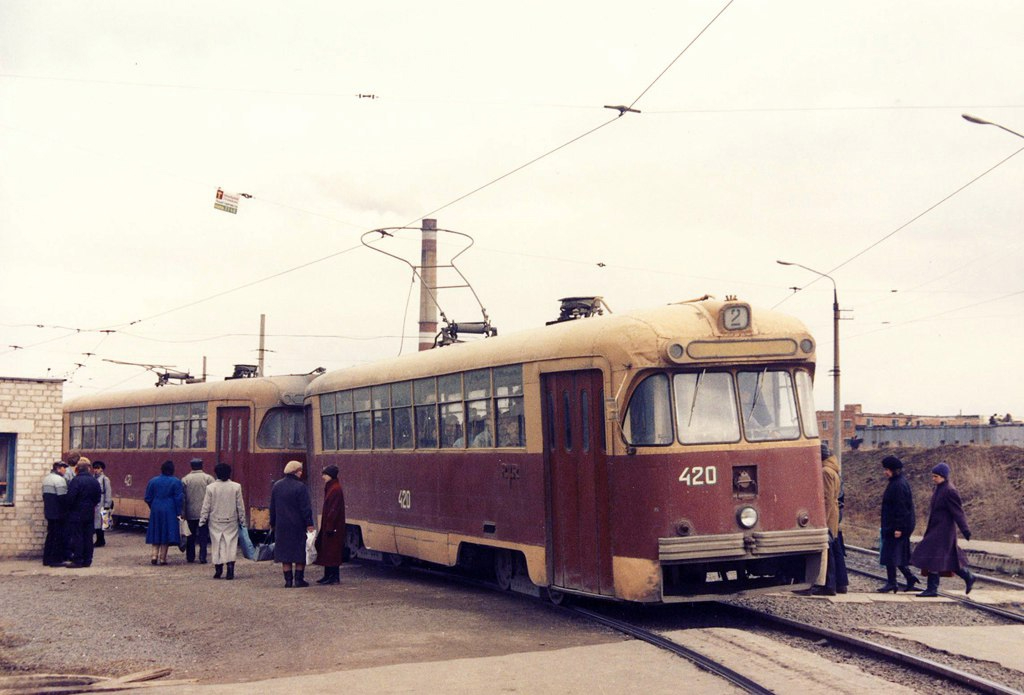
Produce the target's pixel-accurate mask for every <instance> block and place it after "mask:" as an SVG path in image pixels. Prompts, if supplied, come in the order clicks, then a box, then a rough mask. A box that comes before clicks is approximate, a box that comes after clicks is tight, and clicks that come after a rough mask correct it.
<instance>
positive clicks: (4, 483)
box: [0, 434, 18, 504]
mask: <svg viewBox="0 0 1024 695" xmlns="http://www.w3.org/2000/svg"><path fill="white" fill-rule="evenodd" d="M17 439H18V435H16V434H0V504H10V503H11V502H13V501H14V463H15V449H16V448H17V447H15V444H16V443H17Z"/></svg>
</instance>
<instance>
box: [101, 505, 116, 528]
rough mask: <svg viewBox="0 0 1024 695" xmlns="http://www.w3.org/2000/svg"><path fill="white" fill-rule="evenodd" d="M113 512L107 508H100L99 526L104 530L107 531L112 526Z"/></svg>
mask: <svg viewBox="0 0 1024 695" xmlns="http://www.w3.org/2000/svg"><path fill="white" fill-rule="evenodd" d="M112 517H113V513H112V512H111V510H109V509H102V510H100V528H102V529H103V530H104V531H109V530H110V529H111V528H113V526H114V523H113V518H112Z"/></svg>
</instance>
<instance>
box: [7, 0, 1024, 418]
mask: <svg viewBox="0 0 1024 695" xmlns="http://www.w3.org/2000/svg"><path fill="white" fill-rule="evenodd" d="M1022 27H1024V3H1021V2H1020V1H1019V0H1004V1H1001V2H998V1H987V0H979V1H978V2H970V3H969V2H948V1H936V0H929V1H928V2H924V1H920V2H918V1H911V2H896V3H894V2H891V1H889V2H865V1H864V0H858V1H857V2H852V1H851V2H845V1H842V2H821V1H820V0H806V1H804V0H773V1H772V2H764V1H763V0H734V1H733V2H732V3H731V4H730V3H729V2H728V0H689V1H680V0H672V1H667V0H666V1H665V2H649V1H646V0H637V1H635V2H630V3H619V4H605V5H600V4H598V5H595V4H594V3H592V2H576V1H572V2H569V1H564V2H551V1H550V0H545V1H544V2H539V1H538V2H535V1H532V0H525V1H523V0H521V1H520V2H516V3H504V4H497V3H481V2H452V1H448V0H435V1H434V2H430V3H422V2H411V1H409V2H387V1H382V2H374V3H338V2H305V3H303V2H300V3H284V4H282V3H278V2H274V3H269V2H251V1H250V2H238V3H234V2H216V3H201V2H182V3H166V2H159V3H158V2H151V1H150V0H131V1H130V2H129V1H110V2H89V3H83V2H38V1H36V0H24V1H21V0H3V2H0V249H2V254H0V258H2V259H3V260H2V272H0V375H4V376H19V377H54V378H66V379H67V380H68V381H67V383H66V385H65V397H67V398H73V397H75V396H79V395H83V394H87V393H96V392H98V391H102V390H112V389H116V390H120V389H127V388H145V387H148V386H149V385H151V384H152V383H153V381H154V378H153V375H152V374H149V373H147V372H146V371H145V370H143V369H142V368H139V367H132V366H123V365H117V364H113V363H111V362H107V361H104V360H120V361H125V362H138V363H147V364H161V365H171V366H173V367H175V368H177V369H181V370H189V371H191V372H192V373H193V374H195V375H198V374H199V373H201V371H202V364H203V357H204V356H206V357H207V364H208V372H209V374H210V376H211V378H221V377H223V376H225V375H227V374H229V373H230V371H231V365H233V364H235V363H255V362H256V361H257V347H258V329H259V320H260V314H266V317H267V319H266V321H267V348H268V349H269V350H270V352H268V353H267V362H266V371H267V373H272V374H273V373H298V372H308V371H310V370H312V369H314V368H316V367H325V368H328V369H334V368H339V367H343V366H346V365H350V364H354V363H358V362H364V361H372V360H376V359H380V358H383V357H389V356H393V355H397V354H398V353H399V350H400V349H404V351H406V352H410V351H414V350H415V349H416V332H417V325H416V321H417V295H416V291H417V289H418V288H415V287H414V286H413V285H412V283H411V277H410V275H411V273H410V270H409V268H408V267H407V266H405V265H403V264H402V263H401V262H399V261H397V260H394V259H392V258H389V257H387V256H384V255H382V254H379V253H375V252H373V251H370V250H367V249H365V248H363V247H361V246H360V242H359V240H360V236H361V235H362V234H363V233H364V232H366V231H368V230H372V229H375V228H379V227H401V226H407V225H411V226H414V227H415V226H418V225H419V220H420V219H421V218H423V217H424V216H431V217H435V218H436V219H437V221H438V226H439V227H441V228H444V229H451V230H455V231H457V232H461V233H463V234H468V235H470V236H472V238H473V239H474V240H475V245H474V246H473V247H472V249H470V250H469V251H468V252H466V253H465V254H463V255H462V256H461V257H460V258H459V261H458V263H459V266H460V268H461V269H462V270H463V272H464V273H465V274H466V276H467V278H468V279H469V281H470V282H471V283H472V285H473V287H474V289H475V290H476V293H477V295H478V296H479V297H480V300H481V301H482V302H483V304H484V306H485V307H486V309H487V312H488V314H489V315H490V316H491V318H492V320H493V322H494V323H495V325H496V326H497V327H498V329H499V331H500V332H501V333H508V332H512V331H516V330H521V329H523V328H528V327H533V326H537V325H541V324H543V322H544V321H546V320H550V319H552V318H554V317H555V316H556V315H557V311H558V303H557V301H556V300H557V299H558V298H559V297H563V296H567V295H584V294H587V295H589V294H593V295H602V296H604V297H605V299H606V301H607V303H608V304H609V305H610V307H611V308H612V309H613V310H614V311H616V312H623V311H627V310H630V309H635V308H643V307H649V306H653V305H659V304H664V303H668V302H672V301H678V300H685V299H690V298H693V297H697V296H700V295H703V294H705V293H708V294H711V295H714V296H717V297H720V298H721V297H725V296H726V295H733V294H734V295H737V296H738V297H740V298H742V299H744V300H747V301H749V302H750V303H752V304H753V305H754V306H755V308H756V307H762V308H772V307H777V308H778V309H779V310H783V311H786V312H789V313H792V314H794V315H796V316H798V317H799V318H801V319H802V320H803V321H804V322H805V323H806V324H807V325H808V327H809V328H810V330H811V331H812V332H813V333H814V334H815V335H816V337H817V340H818V347H819V364H820V369H819V372H818V379H817V386H816V391H815V393H816V398H817V401H818V407H819V408H820V409H831V403H832V380H831V379H830V378H829V370H830V369H831V367H832V345H833V341H832V285H831V283H830V282H828V281H827V280H820V279H818V280H817V281H816V282H815V280H816V277H817V276H815V275H814V274H813V273H810V272H807V271H804V270H801V269H800V268H798V267H783V266H781V265H778V264H776V262H775V261H776V260H777V259H785V260H790V261H794V262H797V263H801V264H803V265H805V266H808V267H810V268H814V269H815V270H817V271H820V272H823V273H829V274H831V275H832V277H833V278H834V279H835V282H836V283H837V285H838V288H839V301H840V304H841V306H842V307H843V309H844V317H845V318H847V319H851V320H847V321H844V322H843V323H842V326H841V331H842V337H841V340H840V344H841V347H842V355H841V358H842V359H841V365H842V377H843V391H842V399H843V402H844V403H861V404H862V405H863V407H864V409H865V410H866V411H871V412H907V413H918V414H955V413H961V412H962V413H965V414H967V413H971V414H981V415H986V416H987V415H989V414H991V413H994V412H998V413H1000V414H1004V413H1006V412H1010V413H1013V414H1014V415H1016V416H1024V403H1022V398H1024V396H1022V394H1024V375H1022V374H1024V370H1021V368H1020V367H1019V364H1018V363H1019V354H1020V345H1021V343H1022V342H1024V320H1022V319H1024V311H1022V309H1024V286H1022V273H1021V270H1022V259H1024V248H1022V243H1024V237H1022V235H1021V232H1022V229H1021V226H1022V224H1021V222H1022V220H1024V196H1022V195H1021V193H1022V189H1024V154H1021V155H1019V156H1014V155H1015V153H1016V152H1018V151H1019V150H1020V149H1021V148H1022V147H1024V140H1021V139H1020V138H1017V137H1014V136H1013V135H1012V134H1010V133H1007V132H1005V131H1003V130H1000V129H998V128H995V127H992V126H981V125H972V124H969V123H967V122H966V121H964V120H963V119H962V118H961V117H960V114H961V113H963V112H969V113H974V114H976V115H978V116H981V117H983V118H986V119H988V120H991V121H995V122H998V123H1000V124H1002V125H1004V126H1006V127H1007V128H1010V129H1012V130H1015V131H1018V132H1024V81H1022V80H1021V66H1022V65H1024V41H1022V34H1021V28H1022ZM702 32H703V33H702ZM691 42H692V45H690V44H691ZM688 45H689V48H687V46H688ZM673 61H674V62H673ZM359 94H364V95H367V94H369V95H375V96H376V97H377V98H374V99H371V98H360V97H358V96H357V95H359ZM619 104H622V105H630V104H633V106H634V108H636V109H638V110H639V111H640V113H626V114H625V115H624V116H622V117H621V118H619V117H618V112H617V111H612V110H608V109H605V108H603V106H604V105H619ZM544 155H547V156H544ZM1007 158H1009V159H1008V160H1007ZM534 160H536V161H534ZM1004 160H1007V161H1005V162H1004ZM531 162H532V163H531ZM1001 162H1002V163H1001ZM527 164H528V166H525V167H524V165H527ZM520 167H523V168H520ZM517 169H518V171H517ZM512 172H514V173H512ZM986 172H987V173H986ZM506 174H507V176H505V175H506ZM501 177H504V178H501ZM496 179H500V180H497V181H496V182H495V180H496ZM492 182H494V183H493V184H492V185H487V184H491V183H492ZM218 187H222V188H224V189H225V190H227V191H229V192H244V193H248V194H251V195H252V196H253V197H252V198H251V199H245V198H243V199H242V200H241V203H240V207H239V211H238V214H237V215H231V214H228V213H225V212H222V211H218V210H215V209H214V207H213V202H214V195H215V192H216V190H217V188H218ZM418 236H419V235H418V233H416V232H405V233H398V234H396V236H395V237H393V238H388V239H385V240H383V241H382V243H381V244H380V246H381V248H384V249H387V250H388V251H390V252H392V253H395V254H397V255H400V256H403V257H405V258H408V259H409V260H410V261H412V262H416V261H417V259H418ZM444 236H445V235H442V242H445V241H446V239H445V238H444ZM457 250H458V248H457V247H456V246H454V245H452V244H451V243H444V244H443V245H442V254H444V253H448V254H449V256H450V255H451V254H452V253H455V252H456V251H457ZM450 284H452V283H450ZM793 288H801V289H800V291H798V292H794V289H793ZM410 292H412V296H411V301H410ZM441 300H442V307H443V308H444V310H445V313H446V314H447V315H448V316H449V317H450V318H452V319H454V320H458V321H473V320H478V319H479V310H478V309H477V308H475V305H474V303H473V301H472V296H471V295H470V294H469V293H467V292H465V291H461V292H459V291H456V290H449V291H446V292H445V293H444V294H443V295H442V297H441ZM407 302H408V306H407ZM403 334H404V335H406V336H407V338H406V340H405V343H404V348H402V347H401V342H402V341H401V338H400V336H401V335H403ZM12 346H17V348H15V347H12Z"/></svg>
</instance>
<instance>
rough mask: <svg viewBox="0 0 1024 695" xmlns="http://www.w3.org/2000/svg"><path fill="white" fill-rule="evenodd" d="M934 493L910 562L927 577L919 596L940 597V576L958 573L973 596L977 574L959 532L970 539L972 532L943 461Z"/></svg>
mask: <svg viewBox="0 0 1024 695" xmlns="http://www.w3.org/2000/svg"><path fill="white" fill-rule="evenodd" d="M932 481H933V482H934V483H935V492H933V493H932V505H931V510H930V511H929V513H928V526H927V528H925V531H924V538H922V539H921V542H920V543H918V544H917V547H916V548H914V552H913V554H912V555H911V558H910V561H911V563H912V564H914V565H916V566H917V567H920V568H921V571H922V573H923V574H925V575H927V576H928V588H927V589H925V590H924V591H922V592H921V593H919V594H918V596H938V595H939V577H940V576H941V575H945V576H947V577H948V576H950V575H951V574H955V575H957V576H958V577H960V578H961V579H963V580H964V583H965V584H966V588H965V590H964V593H967V594H969V593H971V589H972V588H973V587H974V575H973V574H971V571H970V570H969V569H967V557H966V556H965V555H964V552H963V550H961V549H960V548H959V547H957V544H956V530H957V528H959V529H960V532H961V533H962V534H964V538H966V539H967V540H971V529H970V528H969V527H968V526H967V517H966V516H965V515H964V507H963V503H962V502H961V500H960V493H959V492H957V489H956V488H955V487H953V484H952V483H950V482H949V465H948V464H947V463H946V462H945V461H943V462H942V463H940V464H939V465H937V466H935V468H933V469H932Z"/></svg>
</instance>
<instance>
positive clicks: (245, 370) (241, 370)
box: [228, 364, 259, 379]
mask: <svg viewBox="0 0 1024 695" xmlns="http://www.w3.org/2000/svg"><path fill="white" fill-rule="evenodd" d="M258 369H259V367H258V366H257V365H255V364H236V365H235V372H234V373H233V374H232V375H231V376H229V377H228V379H251V378H252V377H254V376H256V372H257V370H258Z"/></svg>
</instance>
